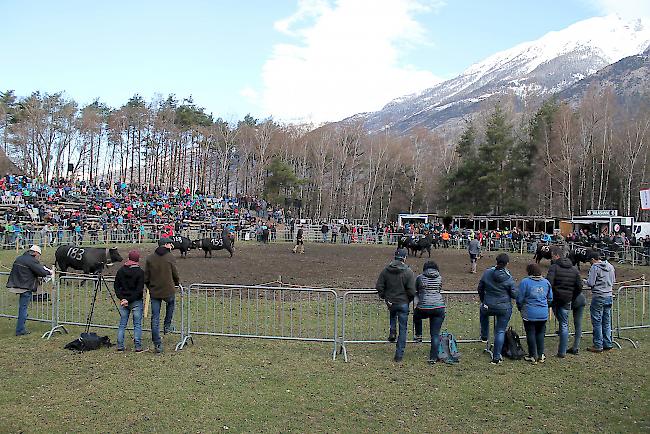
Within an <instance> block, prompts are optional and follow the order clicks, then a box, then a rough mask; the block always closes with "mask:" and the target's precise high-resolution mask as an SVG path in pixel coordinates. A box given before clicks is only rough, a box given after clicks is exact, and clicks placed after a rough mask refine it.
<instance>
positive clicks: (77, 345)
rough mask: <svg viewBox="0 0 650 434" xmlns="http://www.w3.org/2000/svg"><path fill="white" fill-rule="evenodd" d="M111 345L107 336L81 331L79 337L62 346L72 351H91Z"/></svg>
mask: <svg viewBox="0 0 650 434" xmlns="http://www.w3.org/2000/svg"><path fill="white" fill-rule="evenodd" d="M112 345H113V344H111V340H110V338H109V337H108V336H97V333H82V334H81V336H80V337H79V339H75V340H74V341H72V342H70V343H68V344H66V346H65V347H64V348H65V349H66V350H72V351H91V350H97V349H99V348H101V347H110V346H112Z"/></svg>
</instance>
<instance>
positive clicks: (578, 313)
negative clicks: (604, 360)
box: [572, 306, 585, 351]
mask: <svg viewBox="0 0 650 434" xmlns="http://www.w3.org/2000/svg"><path fill="white" fill-rule="evenodd" d="M572 309H573V328H574V331H575V336H574V337H573V351H578V349H580V338H582V312H583V311H584V310H585V307H584V306H580V307H573V306H572Z"/></svg>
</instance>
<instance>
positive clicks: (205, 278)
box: [111, 242, 650, 291]
mask: <svg viewBox="0 0 650 434" xmlns="http://www.w3.org/2000/svg"><path fill="white" fill-rule="evenodd" d="M292 247H293V245H292V244H289V243H273V244H258V243H255V242H250V243H238V245H237V246H236V249H235V254H234V256H233V257H232V258H229V257H228V253H227V252H225V251H218V252H213V257H212V258H207V259H206V258H204V257H203V252H202V251H197V250H193V251H190V252H189V253H188V256H187V258H180V256H179V253H178V252H174V255H175V256H176V259H177V260H176V264H177V266H178V270H179V273H180V275H181V282H182V283H183V284H184V285H187V284H191V283H222V284H238V285H253V284H264V283H270V282H276V281H279V280H281V281H282V282H283V283H285V284H290V285H299V286H306V287H309V286H311V287H329V288H341V289H349V288H374V286H375V281H376V279H377V276H378V274H379V272H380V271H381V270H382V268H383V267H384V266H385V265H386V264H387V263H388V262H389V261H390V259H391V258H392V256H393V252H394V251H395V246H394V245H392V246H385V245H384V246H382V245H379V246H378V245H341V244H338V245H332V244H321V243H308V244H306V245H305V254H303V255H300V254H294V253H292V250H291V249H292ZM149 250H153V247H150V248H143V249H142V251H143V253H144V254H147V253H148V251H149ZM498 253H499V252H485V253H484V254H483V257H482V258H481V259H480V260H479V264H478V273H477V274H470V273H469V269H470V266H469V256H468V255H467V252H466V251H464V250H456V249H451V248H450V249H439V250H432V252H431V259H432V260H434V261H436V262H437V263H438V266H439V267H440V271H441V273H442V276H443V279H444V280H443V285H444V288H445V289H447V290H461V291H462V290H466V291H473V290H475V289H476V285H477V283H478V281H479V279H480V276H481V273H482V271H483V270H484V269H485V268H487V267H490V266H493V265H494V263H495V257H496V255H497V254H498ZM509 254H510V258H511V263H510V265H509V267H508V268H509V269H510V271H511V272H512V274H513V276H514V277H515V279H516V280H517V281H519V280H521V278H523V277H525V275H526V265H527V264H529V263H530V262H532V261H533V259H532V256H533V255H532V254H524V255H520V254H515V253H509ZM427 260H428V257H427V254H426V253H424V256H423V257H422V258H420V257H417V258H415V257H409V258H408V259H407V261H406V263H407V264H408V265H409V266H410V267H411V269H413V271H415V272H416V273H419V272H421V271H422V265H423V264H424V262H425V261H427ZM614 266H615V267H616V271H617V276H616V277H617V281H619V282H622V281H625V280H629V279H635V278H638V277H641V276H642V275H643V274H644V273H647V272H648V271H650V267H638V266H637V267H635V268H632V267H631V266H629V265H619V264H617V263H614ZM541 267H542V272H543V274H546V271H547V270H548V267H549V261H548V260H542V262H541ZM588 270H589V264H582V266H581V272H582V275H583V276H584V277H586V276H587V272H588ZM115 271H116V268H115V267H113V269H112V270H111V274H112V273H114V272H115Z"/></svg>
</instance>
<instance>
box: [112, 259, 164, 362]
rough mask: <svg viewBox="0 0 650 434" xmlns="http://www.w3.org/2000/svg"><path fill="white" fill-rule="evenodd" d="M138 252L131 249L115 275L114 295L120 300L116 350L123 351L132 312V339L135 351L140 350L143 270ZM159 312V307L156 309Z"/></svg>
mask: <svg viewBox="0 0 650 434" xmlns="http://www.w3.org/2000/svg"><path fill="white" fill-rule="evenodd" d="M139 261H140V252H139V251H138V250H131V251H130V252H129V260H128V261H126V262H125V263H124V266H123V267H122V268H120V269H119V270H118V271H117V274H116V275H115V284H114V288H115V295H116V296H117V298H119V300H120V308H119V310H120V325H119V327H118V329H117V351H124V350H125V349H126V348H125V346H124V331H125V330H126V325H127V324H128V322H129V316H130V315H131V313H132V314H133V334H134V337H133V340H134V342H135V352H136V353H139V352H141V351H142V308H143V305H142V295H143V291H144V271H142V268H140V264H139ZM158 312H159V313H160V309H158Z"/></svg>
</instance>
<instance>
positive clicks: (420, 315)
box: [413, 308, 445, 360]
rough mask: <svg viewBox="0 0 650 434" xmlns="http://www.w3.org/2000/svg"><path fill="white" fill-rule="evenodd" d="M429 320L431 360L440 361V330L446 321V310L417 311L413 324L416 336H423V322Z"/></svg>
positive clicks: (414, 314)
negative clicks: (425, 319)
mask: <svg viewBox="0 0 650 434" xmlns="http://www.w3.org/2000/svg"><path fill="white" fill-rule="evenodd" d="M424 318H429V333H430V334H431V351H430V352H429V360H438V347H439V346H440V329H441V328H442V323H443V321H444V320H445V308H439V309H428V310H421V309H415V312H414V313H413V324H414V325H415V335H416V336H422V320H423V319H424Z"/></svg>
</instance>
